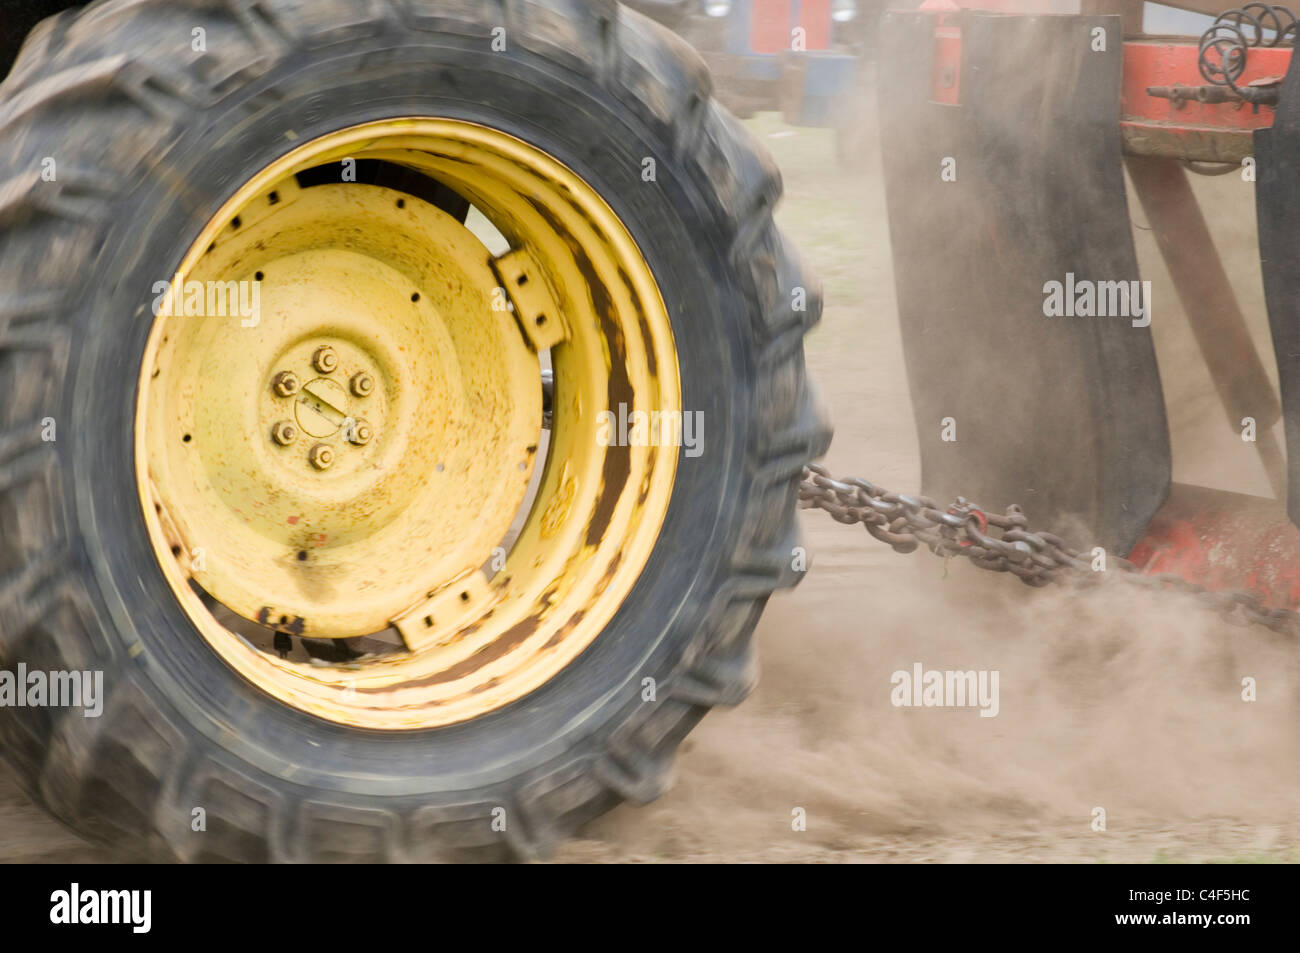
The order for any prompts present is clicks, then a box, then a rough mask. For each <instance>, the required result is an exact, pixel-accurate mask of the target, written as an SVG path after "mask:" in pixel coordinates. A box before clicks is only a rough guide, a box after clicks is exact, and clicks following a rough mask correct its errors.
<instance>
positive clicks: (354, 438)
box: [348, 420, 375, 447]
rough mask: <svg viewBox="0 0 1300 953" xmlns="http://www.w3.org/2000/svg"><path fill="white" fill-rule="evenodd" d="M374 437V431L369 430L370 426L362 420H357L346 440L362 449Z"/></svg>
mask: <svg viewBox="0 0 1300 953" xmlns="http://www.w3.org/2000/svg"><path fill="white" fill-rule="evenodd" d="M374 435H375V434H374V431H372V430H371V429H370V424H368V423H366V422H365V421H364V420H358V421H357V422H356V425H355V426H354V427H353V428H352V433H351V434H349V435H348V440H349V441H350V442H351V443H353V444H354V445H356V446H358V447H364V446H365V445H366V444H368V443H369V442H370V440H371V438H373V437H374Z"/></svg>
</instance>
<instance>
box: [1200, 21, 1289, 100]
mask: <svg viewBox="0 0 1300 953" xmlns="http://www.w3.org/2000/svg"><path fill="white" fill-rule="evenodd" d="M1298 33H1300V24H1298V23H1297V20H1296V15H1295V14H1294V13H1292V12H1291V11H1290V10H1288V9H1287V8H1286V7H1282V6H1276V5H1273V4H1268V3H1248V4H1246V5H1245V6H1243V7H1241V8H1239V9H1236V10H1229V11H1227V12H1226V13H1220V14H1219V16H1218V17H1217V18H1216V19H1215V21H1214V23H1212V24H1211V25H1210V28H1209V29H1208V30H1206V31H1205V32H1204V33H1203V34H1201V43H1200V53H1199V56H1198V58H1197V65H1198V66H1199V67H1200V70H1201V75H1202V76H1203V77H1205V81H1206V82H1207V83H1211V84H1213V85H1215V86H1227V87H1228V88H1229V89H1231V90H1232V91H1233V92H1234V93H1237V94H1238V95H1239V96H1241V97H1242V98H1243V99H1247V100H1249V99H1250V98H1251V97H1250V96H1249V95H1248V94H1246V93H1244V92H1243V91H1242V89H1241V88H1240V87H1238V85H1237V80H1238V79H1240V78H1241V74H1242V72H1244V71H1245V69H1246V56H1247V53H1248V51H1249V50H1250V48H1251V47H1258V46H1284V45H1289V44H1291V43H1292V42H1293V41H1294V39H1295V37H1296V36H1297V34H1298Z"/></svg>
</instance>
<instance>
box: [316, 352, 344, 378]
mask: <svg viewBox="0 0 1300 953" xmlns="http://www.w3.org/2000/svg"><path fill="white" fill-rule="evenodd" d="M311 363H312V366H313V367H315V368H316V370H318V371H320V372H321V373H322V374H333V373H334V371H335V370H337V369H338V366H339V356H338V355H337V354H335V353H334V348H332V347H328V346H327V347H318V348H316V353H315V354H313V355H312V356H311Z"/></svg>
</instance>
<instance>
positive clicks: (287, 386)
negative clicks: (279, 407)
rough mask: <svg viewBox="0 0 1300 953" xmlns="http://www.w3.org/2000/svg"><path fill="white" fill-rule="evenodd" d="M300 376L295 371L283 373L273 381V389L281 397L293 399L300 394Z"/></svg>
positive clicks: (277, 375)
mask: <svg viewBox="0 0 1300 953" xmlns="http://www.w3.org/2000/svg"><path fill="white" fill-rule="evenodd" d="M299 386H300V385H299V383H298V375H297V374H295V373H294V372H293V371H281V372H280V373H279V374H276V375H275V377H274V378H273V379H272V380H271V388H272V390H274V391H275V392H276V393H277V394H279V395H280V396H281V397H292V396H293V395H294V394H296V393H298V387H299Z"/></svg>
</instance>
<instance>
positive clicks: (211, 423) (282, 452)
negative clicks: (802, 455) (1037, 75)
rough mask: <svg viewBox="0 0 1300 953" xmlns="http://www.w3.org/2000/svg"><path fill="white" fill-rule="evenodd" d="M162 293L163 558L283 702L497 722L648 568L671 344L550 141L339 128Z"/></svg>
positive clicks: (431, 128) (156, 506)
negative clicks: (547, 403) (383, 173)
mask: <svg viewBox="0 0 1300 953" xmlns="http://www.w3.org/2000/svg"><path fill="white" fill-rule="evenodd" d="M358 168H360V169H362V170H363V173H364V171H365V170H366V169H374V168H381V169H386V170H398V172H399V175H398V177H397V178H393V177H392V176H391V175H389V177H388V178H386V179H375V180H374V182H373V184H364V183H365V181H366V178H367V176H366V175H365V174H363V175H361V176H358V175H357V174H356V172H357V169H358ZM412 176H414V177H415V178H416V179H417V180H419V181H421V182H425V183H430V182H436V183H440V184H441V186H443V187H445V188H449V189H451V190H454V192H455V193H457V194H458V195H459V196H460V197H463V199H465V200H468V201H469V202H470V203H471V204H472V206H473V210H474V211H472V212H471V213H470V218H469V219H468V220H467V221H468V222H469V224H470V225H473V226H474V227H473V228H472V229H471V227H467V225H466V224H462V222H461V221H460V219H459V217H456V216H453V215H451V214H448V212H446V211H444V210H443V209H442V208H440V207H438V206H437V205H435V204H433V203H432V202H430V201H426V200H425V199H424V198H421V197H419V195H424V194H427V193H426V192H424V191H420V190H418V189H410V188H406V187H403V188H400V189H399V188H398V187H397V186H396V185H395V183H398V182H402V181H405V179H403V177H406V178H407V179H409V178H410V177H412ZM358 179H360V180H361V181H357V180H358ZM412 192H418V193H419V195H417V194H411V193H412ZM480 216H481V217H480ZM475 223H477V224H475ZM488 223H490V224H488ZM154 293H155V294H156V295H157V297H156V298H155V301H154V310H155V314H156V317H155V319H154V324H153V327H152V330H151V333H150V336H149V341H148V345H147V349H146V353H145V359H144V364H143V366H142V369H141V377H140V387H139V398H138V403H137V411H136V474H137V482H138V486H139V492H140V499H141V504H142V508H143V511H144V515H145V520H146V523H147V525H148V530H149V535H150V539H151V542H152V544H153V546H154V549H155V552H156V554H157V557H158V562H159V565H160V566H161V567H162V570H163V572H164V574H165V575H166V577H167V579H168V582H169V584H170V585H171V587H172V589H173V591H174V592H175V594H176V596H177V598H178V599H179V601H180V603H181V605H182V606H183V607H184V609H185V611H186V613H187V615H188V616H189V617H190V619H191V620H192V621H193V622H194V624H195V626H196V627H197V628H198V631H199V632H200V633H201V634H202V636H203V638H204V639H205V640H206V641H207V642H208V643H209V644H210V645H211V646H212V648H213V649H214V650H215V651H216V652H217V653H218V654H219V655H220V656H221V657H222V658H223V659H225V661H226V662H227V663H229V664H230V665H231V666H232V667H233V668H234V669H235V670H236V671H238V672H239V673H241V674H242V675H243V676H244V677H245V678H247V679H248V680H249V681H251V682H252V683H253V684H255V685H257V686H258V687H259V688H261V689H262V690H264V691H266V692H268V693H269V694H271V695H273V696H274V697H275V698H277V699H279V700H281V701H283V702H285V703H286V704H289V705H292V706H294V707H296V708H298V709H301V710H303V711H307V712H310V713H312V714H314V715H317V716H319V717H322V718H326V719H329V720H331V721H336V722H341V723H345V724H350V725H356V726H361V727H369V728H383V729H413V728H428V727H435V726H439V725H447V724H452V723H456V722H460V721H465V720H467V719H471V718H475V717H478V716H480V715H483V714H484V713H486V712H489V711H492V710H494V709H496V708H499V707H501V706H503V705H506V704H509V703H510V702H512V701H515V700H517V699H519V698H521V697H523V696H524V695H526V694H527V693H529V692H531V691H533V690H534V689H536V688H538V687H539V686H541V685H542V684H544V683H545V682H547V681H548V680H549V679H551V678H553V677H554V676H555V675H556V674H557V673H558V672H559V671H560V670H561V669H563V668H564V667H565V666H567V665H568V664H569V663H570V662H572V661H573V660H574V659H575V658H576V657H577V656H578V655H579V654H580V653H581V652H582V651H583V650H584V649H585V648H587V646H589V645H590V644H591V642H592V641H593V640H594V639H595V638H596V636H597V635H598V634H599V633H600V632H601V631H602V630H603V629H604V628H605V626H606V625H607V623H608V622H609V621H610V619H611V618H612V617H613V615H614V613H615V611H616V610H617V609H618V607H619V606H620V605H621V604H622V603H623V601H624V600H625V598H626V597H627V595H628V593H629V592H630V590H631V588H632V586H633V584H634V583H635V582H636V580H637V578H638V577H639V575H640V573H641V572H642V570H643V569H644V567H645V564H646V562H647V560H648V559H649V556H650V553H651V551H652V550H653V548H654V545H655V541H656V539H657V537H658V534H659V531H660V529H661V527H662V524H663V519H664V515H665V513H666V511H667V508H668V502H669V497H670V495H671V492H672V483H673V476H674V472H675V469H676V463H677V452H678V443H679V439H680V422H681V408H680V384H679V378H678V364H677V355H676V350H675V347H674V343H673V336H672V330H671V325H670V322H669V319H668V314H667V310H666V308H665V306H664V303H663V298H662V296H661V294H660V291H659V288H658V286H657V284H656V282H655V280H654V276H653V274H652V273H651V271H650V268H649V266H648V265H647V263H646V261H645V259H644V257H643V256H642V254H641V252H640V250H639V249H638V248H637V246H636V243H635V242H634V240H633V239H632V237H631V235H630V234H629V233H628V231H627V229H626V227H625V226H624V225H623V223H622V222H621V221H620V220H619V218H618V217H617V216H616V215H615V214H614V212H613V211H612V210H611V209H610V208H609V206H608V205H607V204H606V203H605V202H604V201H603V200H602V199H601V198H600V196H599V195H598V194H597V193H596V191H595V190H594V189H593V188H592V187H591V186H590V185H589V184H588V183H587V182H586V181H584V180H583V179H582V178H581V177H579V176H578V175H577V174H576V173H574V172H573V171H572V170H571V169H569V168H568V167H566V166H565V165H563V164H562V163H560V162H559V161H557V160H556V159H555V158H553V157H552V156H550V155H548V154H546V153H545V152H542V151H541V150H539V149H537V148H535V147H533V146H531V145H529V144H527V143H525V142H522V141H520V140H518V139H516V138H514V137H511V136H509V135H506V134H504V133H502V132H499V131H496V130H493V129H489V128H486V127H483V126H479V125H476V124H472V123H466V122H460V121H454V120H431V119H399V120H387V121H382V122H376V123H367V124H365V125H361V126H355V127H351V128H348V129H344V130H340V131H339V132H336V133H333V134H331V135H328V136H325V137H323V138H320V139H317V140H314V141H312V142H310V143H307V144H305V145H303V146H301V147H299V148H297V149H295V150H293V151H292V152H290V153H289V154H288V155H286V156H284V157H283V158H281V159H279V160H277V161H276V162H274V163H272V164H271V165H269V166H267V167H266V168H265V169H263V170H262V171H261V172H259V173H258V174H257V175H255V176H254V177H253V178H252V179H250V180H249V181H248V182H247V183H246V184H244V185H243V186H242V187H241V188H240V189H239V190H238V192H237V193H236V194H235V195H234V196H232V197H231V198H230V200H229V201H228V202H226V204H225V205H224V206H223V207H222V209H221V210H220V212H218V214H217V215H216V216H215V217H214V218H213V219H212V220H211V221H210V222H209V223H208V224H207V226H206V227H205V228H204V230H203V232H202V233H201V234H200V236H199V238H198V240H197V241H195V242H194V244H193V245H192V246H191V247H190V248H189V249H188V251H187V252H186V254H185V256H184V258H183V259H182V262H181V264H180V266H179V267H178V269H177V272H176V274H175V275H174V276H173V277H172V279H171V281H170V282H160V283H159V284H158V285H156V286H155V288H154ZM547 357H549V363H550V365H551V367H550V370H551V373H552V374H553V377H554V394H555V401H554V406H553V409H552V423H551V426H550V429H549V431H545V430H544V429H543V427H542V415H543V386H542V379H543V371H544V366H543V365H544V362H545V359H546V358H547ZM292 636H299V637H302V639H293V638H291V637H292ZM325 639H347V640H349V641H348V642H347V643H344V644H346V645H348V646H349V647H353V646H356V645H360V646H361V647H362V648H361V649H355V648H350V650H349V651H348V652H346V653H341V654H339V655H337V656H330V655H329V653H322V652H320V651H319V648H320V646H321V645H322V644H324V645H330V644H331V643H323V642H319V641H315V640H325ZM307 640H312V641H307ZM353 640H355V641H353ZM332 644H334V645H337V644H339V643H332ZM286 646H290V647H291V648H286ZM313 646H314V647H315V649H314V654H315V655H316V657H315V658H308V657H306V656H305V655H304V652H303V648H304V647H306V648H308V649H310V648H311V647H313ZM376 646H378V647H379V648H378V649H376V648H375V647H376ZM340 659H346V660H345V661H340Z"/></svg>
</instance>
